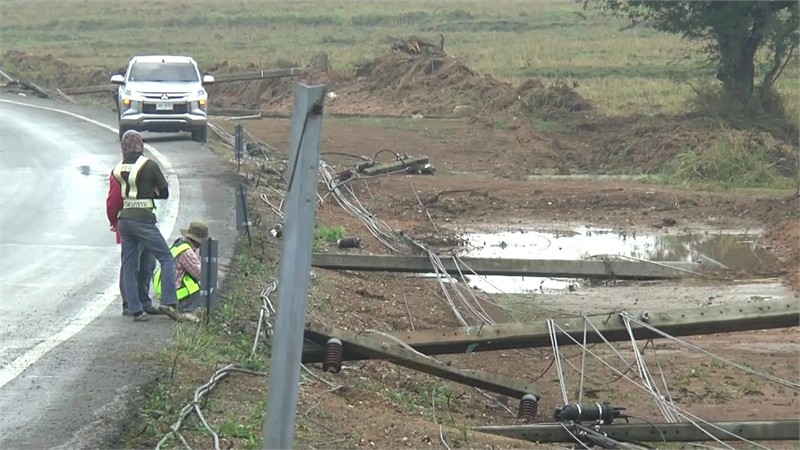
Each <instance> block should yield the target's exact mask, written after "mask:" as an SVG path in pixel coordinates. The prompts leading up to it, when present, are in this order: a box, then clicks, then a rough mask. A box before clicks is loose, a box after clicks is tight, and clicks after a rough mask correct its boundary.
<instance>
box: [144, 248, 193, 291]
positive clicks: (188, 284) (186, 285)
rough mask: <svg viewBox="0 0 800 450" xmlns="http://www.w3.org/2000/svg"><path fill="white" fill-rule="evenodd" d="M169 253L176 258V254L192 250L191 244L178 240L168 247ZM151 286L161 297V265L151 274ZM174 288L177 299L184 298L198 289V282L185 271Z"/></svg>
mask: <svg viewBox="0 0 800 450" xmlns="http://www.w3.org/2000/svg"><path fill="white" fill-rule="evenodd" d="M169 251H170V253H172V257H173V258H177V257H178V255H180V254H181V253H183V252H185V251H192V246H191V245H189V244H188V243H187V242H183V241H178V242H176V243H175V244H173V245H172V247H170V249H169ZM153 287H154V288H155V291H156V297H158V299H159V300H160V299H161V267H159V268H158V269H157V270H156V273H155V274H153ZM175 288H176V289H175V290H176V292H177V294H178V301H181V300H185V299H186V298H188V297H189V296H190V295H192V294H194V293H196V292H199V291H200V284H199V283H198V282H197V280H195V279H194V277H192V275H190V274H189V272H186V273H184V274H183V278H181V284H180V286H175Z"/></svg>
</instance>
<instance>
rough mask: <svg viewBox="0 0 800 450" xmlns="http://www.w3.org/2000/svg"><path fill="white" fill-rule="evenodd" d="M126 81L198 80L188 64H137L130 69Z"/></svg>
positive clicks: (194, 71)
mask: <svg viewBox="0 0 800 450" xmlns="http://www.w3.org/2000/svg"><path fill="white" fill-rule="evenodd" d="M128 81H157V82H158V81H161V82H164V81H166V82H170V81H174V82H193V81H199V78H198V77H197V70H195V68H194V65H192V64H190V63H162V62H138V63H134V64H133V67H131V73H130V76H129V77H128Z"/></svg>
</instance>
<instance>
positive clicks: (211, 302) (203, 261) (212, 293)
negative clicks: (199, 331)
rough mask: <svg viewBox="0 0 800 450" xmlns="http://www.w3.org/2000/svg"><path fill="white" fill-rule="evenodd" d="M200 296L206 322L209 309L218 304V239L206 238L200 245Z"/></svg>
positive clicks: (209, 312) (209, 313)
mask: <svg viewBox="0 0 800 450" xmlns="http://www.w3.org/2000/svg"><path fill="white" fill-rule="evenodd" d="M200 298H201V299H202V300H203V304H204V305H205V307H206V324H208V322H209V318H210V317H211V309H212V308H214V307H216V306H217V304H219V241H217V240H215V239H212V238H208V239H207V240H206V241H205V242H203V245H201V246H200Z"/></svg>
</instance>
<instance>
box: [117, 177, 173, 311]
mask: <svg viewBox="0 0 800 450" xmlns="http://www.w3.org/2000/svg"><path fill="white" fill-rule="evenodd" d="M121 190H122V188H121V186H120V184H119V181H117V179H116V178H114V174H113V173H112V174H111V175H110V176H109V179H108V196H107V197H106V217H108V223H109V226H110V228H111V231H113V232H114V233H115V234H116V235H117V244H121V243H122V238H121V237H120V234H119V230H118V229H117V228H118V222H119V217H118V216H119V212H120V211H121V210H122V193H121ZM121 261H122V252H120V262H121ZM154 270H156V258H155V257H153V255H152V254H151V253H150V252H149V251H148V250H147V249H145V248H144V246H143V245H141V244H140V245H139V268H138V269H137V271H136V286H137V287H138V288H139V303H141V304H142V307H143V308H144V311H145V312H146V313H147V314H153V315H157V314H163V313H162V312H161V310H160V309H158V308H156V307H154V306H153V301H152V300H151V299H150V283H151V282H152V280H153V271H154ZM119 291H120V296H121V297H122V315H124V316H130V315H131V313H130V311H129V310H128V302H127V301H126V300H125V290H124V289H123V287H122V264H120V268H119Z"/></svg>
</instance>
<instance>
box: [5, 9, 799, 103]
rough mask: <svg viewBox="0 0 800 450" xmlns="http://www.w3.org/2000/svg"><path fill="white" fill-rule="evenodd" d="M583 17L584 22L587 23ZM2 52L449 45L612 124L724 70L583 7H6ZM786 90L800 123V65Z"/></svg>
mask: <svg viewBox="0 0 800 450" xmlns="http://www.w3.org/2000/svg"><path fill="white" fill-rule="evenodd" d="M581 13H583V14H584V15H583V16H582V15H581ZM0 25H2V26H0V41H1V42H3V51H6V50H11V49H13V50H21V51H26V52H31V53H35V54H52V55H53V56H55V57H57V58H61V59H64V60H66V61H68V62H71V63H75V64H79V65H100V66H108V67H121V66H123V65H124V64H125V63H126V62H127V60H128V58H129V57H130V56H132V55H134V54H141V53H161V52H163V53H185V54H191V55H193V56H195V57H196V58H197V59H198V60H199V61H200V63H201V64H204V65H209V64H213V63H218V62H222V61H224V60H228V61H230V62H240V63H248V62H255V63H258V64H260V65H262V66H267V67H268V66H274V65H276V62H278V61H287V60H288V61H296V62H299V63H306V62H307V61H309V60H310V58H311V57H312V56H313V55H315V54H316V53H318V52H320V51H323V50H324V51H327V52H329V54H330V56H331V62H332V64H333V66H334V70H340V71H348V72H349V71H351V70H352V69H353V67H354V65H355V64H356V63H358V62H360V61H363V60H365V59H369V58H370V57H372V56H375V55H378V54H380V53H383V52H385V51H387V49H388V45H386V43H385V40H386V38H387V37H388V36H408V35H419V36H421V37H423V38H425V39H428V40H430V41H433V42H438V39H439V38H438V35H439V33H442V34H444V35H445V38H446V43H445V46H446V49H447V51H448V53H450V54H452V55H454V56H456V57H459V58H461V59H463V60H465V61H466V62H467V64H468V65H470V66H471V67H473V68H474V69H476V70H478V71H481V72H485V73H491V74H492V75H494V76H496V77H498V78H501V79H508V80H512V81H514V80H520V79H524V78H527V77H531V76H537V77H542V78H547V79H555V78H558V77H566V78H568V79H570V80H574V81H577V82H578V83H579V86H580V87H579V91H580V92H581V94H582V95H584V96H586V97H588V98H590V99H592V100H594V101H595V102H596V104H597V106H598V107H599V109H600V110H601V111H602V112H605V113H608V114H611V115H630V114H654V113H661V112H667V113H671V112H679V111H682V110H683V109H684V108H685V103H686V100H687V99H688V98H689V97H690V96H691V94H692V87H691V86H690V85H689V84H687V83H686V81H687V80H691V81H693V83H692V85H695V86H696V85H698V84H699V85H702V84H704V83H706V82H710V81H713V80H712V77H711V73H713V70H712V69H710V68H709V67H707V65H706V64H705V61H704V59H703V57H702V55H700V54H699V53H697V52H694V51H692V48H691V47H690V45H689V44H687V43H686V42H684V41H682V40H681V39H679V38H678V37H676V36H672V35H666V34H662V33H658V32H656V31H653V30H652V29H649V28H645V27H639V28H635V29H631V30H627V31H624V32H620V31H619V29H620V27H621V26H623V25H624V21H622V20H618V19H611V18H608V17H603V16H601V15H599V14H598V13H596V12H591V11H586V12H583V11H582V8H581V5H580V3H576V2H575V1H574V0H496V1H492V2H486V1H479V0H463V1H460V0H449V1H441V0H439V1H423V0H407V1H386V0H382V1H366V0H338V1H332V0H328V1H324V0H323V1H310V0H298V1H290V0H240V1H235V2H233V1H232V2H228V1H221V0H183V1H152V2H132V3H124V2H123V3H119V2H107V1H102V0H82V1H78V0H33V1H31V0H25V1H23V0H5V1H4V2H3V7H2V10H0ZM779 89H780V90H781V92H782V93H783V94H784V96H785V98H787V99H792V101H791V102H789V103H790V104H789V105H788V107H789V110H790V111H791V114H792V115H793V117H800V114H798V111H800V108H799V107H798V103H800V102H798V101H797V99H798V98H800V77H798V65H797V64H793V65H792V66H791V67H789V68H787V70H786V72H785V74H784V76H783V79H782V80H781V81H780V82H779Z"/></svg>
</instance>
